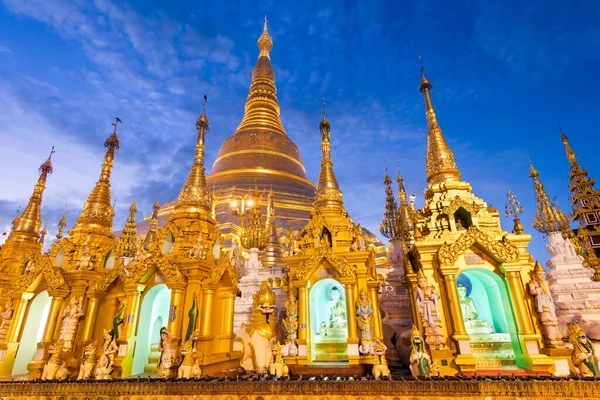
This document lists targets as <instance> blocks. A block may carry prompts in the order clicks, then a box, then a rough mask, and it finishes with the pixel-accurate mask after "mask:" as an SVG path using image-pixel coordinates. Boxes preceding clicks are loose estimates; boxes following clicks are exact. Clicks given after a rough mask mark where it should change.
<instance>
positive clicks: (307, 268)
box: [296, 246, 354, 279]
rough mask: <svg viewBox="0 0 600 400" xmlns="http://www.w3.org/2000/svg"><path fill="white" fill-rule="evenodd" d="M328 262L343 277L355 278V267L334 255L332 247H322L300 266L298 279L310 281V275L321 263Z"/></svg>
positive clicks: (297, 274) (297, 273) (297, 271)
mask: <svg viewBox="0 0 600 400" xmlns="http://www.w3.org/2000/svg"><path fill="white" fill-rule="evenodd" d="M323 260H326V261H327V262H328V263H329V264H331V266H332V267H333V268H334V269H335V270H336V271H337V272H338V274H340V275H341V276H342V277H352V276H354V267H353V266H351V265H350V264H348V262H347V261H346V260H345V259H343V258H340V257H338V256H336V255H335V254H333V251H332V249H331V247H329V246H321V247H317V248H316V249H315V252H314V253H313V255H312V256H311V257H310V258H309V259H308V260H306V261H304V262H303V263H301V264H300V266H299V267H298V269H297V270H296V279H308V278H309V277H310V273H311V272H312V271H314V270H315V269H316V268H317V267H318V266H319V264H320V263H321V261H323Z"/></svg>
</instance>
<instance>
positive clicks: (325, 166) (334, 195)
mask: <svg viewBox="0 0 600 400" xmlns="http://www.w3.org/2000/svg"><path fill="white" fill-rule="evenodd" d="M326 104H327V102H326V101H325V97H324V96H323V118H322V119H321V123H320V124H319V130H320V131H321V155H322V160H321V172H320V173H319V182H318V184H317V192H316V193H315V202H314V206H315V207H316V208H321V207H330V206H333V207H343V204H344V203H343V202H342V192H341V190H340V188H339V186H338V183H337V179H336V178H335V173H334V172H333V162H332V161H331V142H330V130H331V124H330V123H329V121H328V120H327V117H326V116H325V105H326Z"/></svg>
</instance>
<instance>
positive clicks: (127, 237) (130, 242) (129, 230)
mask: <svg viewBox="0 0 600 400" xmlns="http://www.w3.org/2000/svg"><path fill="white" fill-rule="evenodd" d="M137 211H138V209H137V202H136V200H135V199H134V200H133V203H132V204H131V207H129V217H128V218H127V222H125V227H124V228H123V230H122V231H121V237H119V248H120V250H121V252H122V255H123V257H128V258H133V257H135V254H136V252H137V228H136V226H135V223H136V218H135V213H136V212H137Z"/></svg>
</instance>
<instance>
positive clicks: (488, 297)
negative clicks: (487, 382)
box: [456, 268, 524, 369]
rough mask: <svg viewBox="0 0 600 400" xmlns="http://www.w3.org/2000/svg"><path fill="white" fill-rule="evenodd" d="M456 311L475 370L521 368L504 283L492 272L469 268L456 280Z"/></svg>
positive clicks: (514, 328)
mask: <svg viewBox="0 0 600 400" xmlns="http://www.w3.org/2000/svg"><path fill="white" fill-rule="evenodd" d="M456 284H457V290H458V296H459V301H460V308H461V313H462V318H463V322H464V324H465V328H466V330H467V333H468V334H469V336H470V338H471V349H472V351H473V356H474V357H475V358H476V360H477V367H479V368H482V369H486V368H495V369H496V368H506V367H509V368H510V367H515V366H524V360H523V354H522V351H521V346H520V344H519V337H518V335H517V328H516V323H515V320H514V317H513V312H512V306H511V303H510V298H509V296H508V291H507V289H506V285H505V283H504V281H503V280H502V279H501V278H500V277H499V276H498V275H497V274H495V273H494V272H492V271H489V270H487V269H483V268H472V269H469V270H466V271H464V272H463V273H462V274H460V275H459V276H458V278H457V280H456Z"/></svg>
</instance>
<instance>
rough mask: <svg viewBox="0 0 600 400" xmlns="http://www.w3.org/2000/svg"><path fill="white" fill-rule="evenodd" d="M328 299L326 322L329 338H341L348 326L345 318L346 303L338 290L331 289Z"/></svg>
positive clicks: (335, 288)
mask: <svg viewBox="0 0 600 400" xmlns="http://www.w3.org/2000/svg"><path fill="white" fill-rule="evenodd" d="M329 296H330V299H331V300H329V301H328V302H327V322H328V323H329V327H328V328H329V329H328V331H327V334H328V335H329V336H343V335H344V333H345V330H346V328H347V326H348V320H347V318H346V303H345V302H344V300H342V298H341V293H340V290H339V289H338V288H337V287H335V286H334V287H333V288H332V289H331V292H330V295H329Z"/></svg>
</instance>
